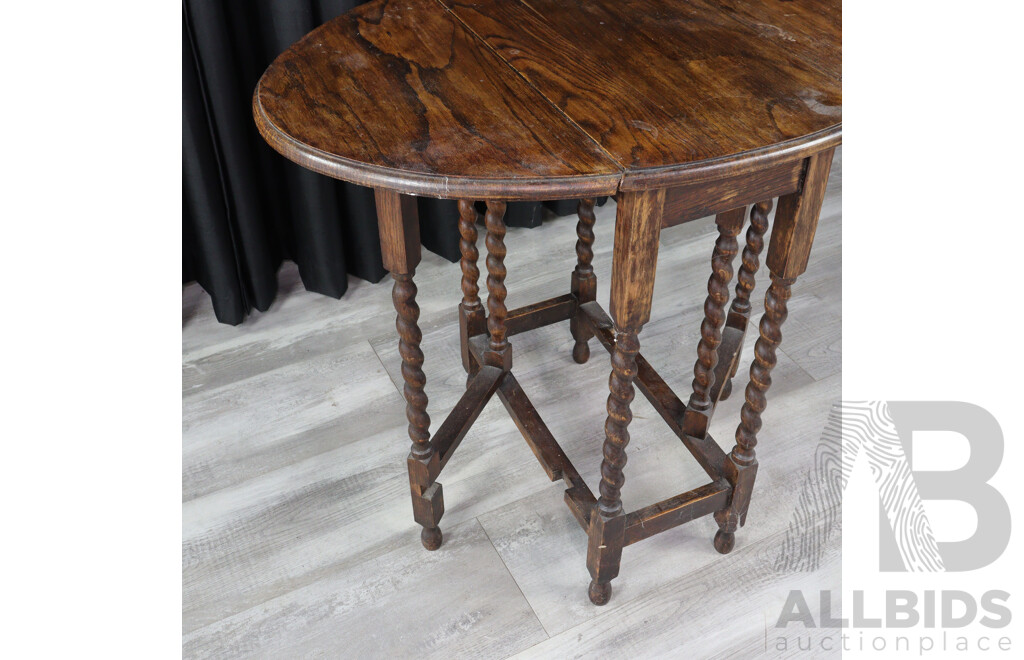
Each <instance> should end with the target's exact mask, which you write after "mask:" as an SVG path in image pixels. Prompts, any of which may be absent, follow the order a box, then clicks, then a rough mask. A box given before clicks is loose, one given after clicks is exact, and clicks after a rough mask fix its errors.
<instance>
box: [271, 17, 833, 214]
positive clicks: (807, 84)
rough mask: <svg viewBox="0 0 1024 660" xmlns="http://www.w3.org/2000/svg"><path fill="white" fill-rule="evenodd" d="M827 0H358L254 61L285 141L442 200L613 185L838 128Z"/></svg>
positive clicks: (332, 168)
mask: <svg viewBox="0 0 1024 660" xmlns="http://www.w3.org/2000/svg"><path fill="white" fill-rule="evenodd" d="M840 11H841V10H840V0H788V1H785V2H783V1H782V0H588V1H583V0H571V1H568V0H400V1H399V0H376V1H375V2H370V3H368V4H364V5H361V6H359V7H357V8H355V9H354V10H352V11H350V12H348V13H346V14H344V15H342V16H339V17H338V18H336V19H334V20H332V21H330V22H328V23H326V24H324V25H322V26H320V27H319V28H317V29H316V30H314V31H312V32H310V33H309V34H308V35H306V36H305V37H303V38H302V39H301V40H300V41H298V42H297V43H295V44H294V45H293V46H292V47H291V48H289V49H288V50H287V51H286V52H285V53H283V54H282V55H281V56H280V57H278V58H277V59H276V60H275V61H274V62H273V64H271V65H270V67H269V68H268V69H267V71H266V72H265V73H264V75H263V77H262V78H261V79H260V81H259V84H258V85H257V87H256V92H255V94H254V97H253V113H254V116H255V118H256V123H257V125H258V127H259V130H260V132H261V134H262V135H263V137H264V138H265V139H266V140H267V141H268V142H269V143H270V144H271V146H273V147H274V148H275V149H276V150H277V151H279V152H280V153H281V154H283V155H284V156H286V157H287V158H289V159H291V160H293V161H295V162H297V163H299V164H301V165H303V166H305V167H307V168H309V169H312V170H315V171H317V172H320V173H322V174H326V175H329V176H332V177H335V178H338V179H342V180H345V181H350V182H353V183H357V184H362V185H368V186H373V187H377V188H387V189H390V190H395V191H398V192H402V193H407V194H414V195H424V196H431V197H443V198H470V199H481V200H483V199H505V200H513V199H560V198H580V197H590V196H597V195H612V194H615V193H616V192H617V191H619V190H643V189H648V188H656V187H666V186H671V185H679V184H682V183H688V182H693V181H700V180H702V179H707V178H714V177H716V176H718V175H720V174H722V173H723V172H725V173H735V174H741V173H743V172H744V171H753V170H757V169H760V168H764V167H769V166H771V165H772V164H775V163H778V162H782V161H784V160H791V159H796V158H802V157H805V156H808V155H810V154H812V153H815V152H817V151H821V150H823V149H828V148H832V147H835V146H837V145H838V144H839V142H840V140H841V131H842V127H841V120H842V87H841V64H842V53H841V42H842V26H841V14H840Z"/></svg>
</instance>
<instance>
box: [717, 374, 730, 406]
mask: <svg viewBox="0 0 1024 660" xmlns="http://www.w3.org/2000/svg"><path fill="white" fill-rule="evenodd" d="M730 394H732V378H730V379H729V380H727V381H725V385H722V393H721V394H720V395H719V397H718V400H719V401H725V400H726V399H728V398H729V395H730Z"/></svg>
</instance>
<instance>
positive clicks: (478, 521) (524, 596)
mask: <svg viewBox="0 0 1024 660" xmlns="http://www.w3.org/2000/svg"><path fill="white" fill-rule="evenodd" d="M473 520H474V521H476V524H477V525H480V530H481V531H482V532H483V533H484V536H485V537H487V542H488V543H490V544H491V549H493V550H494V554H495V555H496V556H497V557H498V560H499V561H501V565H502V566H504V567H505V571H506V572H507V573H508V576H509V577H510V578H512V583H513V584H515V585H516V589H518V590H519V595H520V596H522V597H523V600H524V601H525V602H526V604H527V606H528V607H529V608H530V611H531V612H533V618H535V619H537V623H539V624H540V629H541V630H543V631H544V634H545V635H547V638H548V639H551V633H549V632H548V629H547V627H546V626H545V625H544V622H543V621H541V620H540V617H539V616H537V610H535V609H533V603H531V602H530V599H529V598H527V597H526V594H525V593H524V592H523V588H522V587H521V586H519V582H517V581H516V576H515V575H512V571H510V570H509V568H508V564H506V563H505V558H504V557H502V556H501V553H500V552H498V548H497V546H495V545H494V541H492V540H491V535H490V534H488V533H487V528H486V527H484V525H483V523H482V522H480V517H479V516H477V517H476V518H473ZM542 643H543V642H537V644H542ZM534 646H536V644H534ZM530 648H533V647H532V646H528V647H527V648H526V649H520V650H518V651H516V653H522V652H523V651H525V650H527V649H530ZM513 655H515V654H513ZM505 657H506V658H511V657H512V656H511V655H509V656H505Z"/></svg>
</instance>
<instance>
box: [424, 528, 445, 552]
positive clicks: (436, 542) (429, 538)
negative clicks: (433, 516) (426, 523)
mask: <svg viewBox="0 0 1024 660" xmlns="http://www.w3.org/2000/svg"><path fill="white" fill-rule="evenodd" d="M420 540H421V541H423V547H424V548H426V549H427V550H437V549H438V548H440V547H441V541H442V540H443V538H442V536H441V528H440V527H424V528H423V531H422V532H420Z"/></svg>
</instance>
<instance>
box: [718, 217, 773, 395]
mask: <svg viewBox="0 0 1024 660" xmlns="http://www.w3.org/2000/svg"><path fill="white" fill-rule="evenodd" d="M771 210H772V202H771V200H768V201H767V202H758V203H757V204H754V205H753V206H752V207H751V208H750V227H749V228H747V244H746V245H745V246H744V247H743V255H742V257H741V259H742V261H743V263H742V264H741V265H740V270H739V273H738V274H737V276H736V296H735V297H734V298H733V300H732V306H731V307H730V309H729V318H728V319H727V320H726V324H727V325H729V326H730V327H733V328H740V329H744V330H745V329H746V327H747V323H748V321H749V319H750V294H751V292H752V291H753V290H754V284H755V275H756V274H757V271H758V269H759V268H760V267H761V262H760V256H761V251H762V250H763V249H764V235H765V232H767V231H768V214H769V213H771ZM739 363H740V361H739V359H737V360H736V361H735V363H734V364H733V368H732V371H731V372H730V373H729V380H727V381H726V382H725V385H723V386H722V394H721V396H720V397H719V400H721V401H724V400H726V399H728V398H729V395H730V394H732V379H733V377H734V376H735V375H736V369H737V368H738V367H739Z"/></svg>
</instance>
